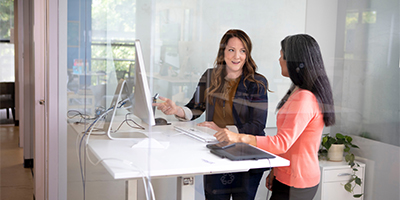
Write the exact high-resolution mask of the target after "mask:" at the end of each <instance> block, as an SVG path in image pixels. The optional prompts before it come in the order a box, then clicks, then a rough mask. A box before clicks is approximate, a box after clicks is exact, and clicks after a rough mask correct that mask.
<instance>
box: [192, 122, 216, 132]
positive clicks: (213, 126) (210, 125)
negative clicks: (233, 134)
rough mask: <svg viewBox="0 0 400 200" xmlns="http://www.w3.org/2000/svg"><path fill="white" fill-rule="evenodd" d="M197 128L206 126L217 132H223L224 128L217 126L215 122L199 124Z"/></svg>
mask: <svg viewBox="0 0 400 200" xmlns="http://www.w3.org/2000/svg"><path fill="white" fill-rule="evenodd" d="M197 126H205V127H208V128H211V129H214V130H216V131H221V130H222V128H220V127H219V126H217V125H216V124H215V123H214V122H209V121H205V122H201V123H198V124H197Z"/></svg>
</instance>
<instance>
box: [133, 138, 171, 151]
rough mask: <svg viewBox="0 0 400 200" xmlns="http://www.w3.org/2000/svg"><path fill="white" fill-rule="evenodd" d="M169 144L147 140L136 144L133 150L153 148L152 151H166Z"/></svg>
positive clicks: (151, 139)
mask: <svg viewBox="0 0 400 200" xmlns="http://www.w3.org/2000/svg"><path fill="white" fill-rule="evenodd" d="M168 146H169V142H159V141H157V140H155V139H154V138H145V139H143V140H142V141H140V142H138V143H136V144H134V145H133V146H132V148H152V149H166V148H168Z"/></svg>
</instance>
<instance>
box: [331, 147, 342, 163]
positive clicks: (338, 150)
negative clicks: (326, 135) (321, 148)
mask: <svg viewBox="0 0 400 200" xmlns="http://www.w3.org/2000/svg"><path fill="white" fill-rule="evenodd" d="M343 150H344V144H332V146H331V148H329V150H328V159H329V160H330V161H336V162H340V161H342V160H343Z"/></svg>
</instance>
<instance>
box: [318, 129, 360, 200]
mask: <svg viewBox="0 0 400 200" xmlns="http://www.w3.org/2000/svg"><path fill="white" fill-rule="evenodd" d="M352 141H353V138H352V137H350V136H348V135H342V134H340V133H336V135H335V136H330V135H329V134H324V135H323V137H322V141H321V148H320V150H319V157H320V159H321V158H325V159H327V160H330V161H342V158H343V153H344V154H345V156H344V157H345V160H346V162H347V163H348V164H349V166H350V168H351V169H352V174H351V178H350V179H349V181H348V182H347V183H346V184H345V185H344V189H345V190H346V191H348V192H350V193H354V188H355V187H356V186H357V185H359V186H361V184H362V181H361V179H360V178H359V177H358V176H357V175H356V172H357V171H358V169H357V168H358V167H360V165H359V164H358V163H356V162H355V156H354V154H353V153H351V152H350V149H351V148H359V147H358V146H357V145H355V144H353V143H352ZM338 150H339V152H336V151H338ZM335 153H337V154H335ZM353 196H354V197H355V198H359V197H361V196H362V194H354V195H353Z"/></svg>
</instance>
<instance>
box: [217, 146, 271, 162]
mask: <svg viewBox="0 0 400 200" xmlns="http://www.w3.org/2000/svg"><path fill="white" fill-rule="evenodd" d="M210 149H211V150H210V152H211V153H213V154H215V155H217V156H219V157H221V158H228V159H229V160H258V159H270V158H275V156H274V155H271V154H269V153H267V152H265V151H263V150H261V149H259V148H257V147H254V146H251V145H249V144H246V143H234V145H229V147H227V148H210Z"/></svg>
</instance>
